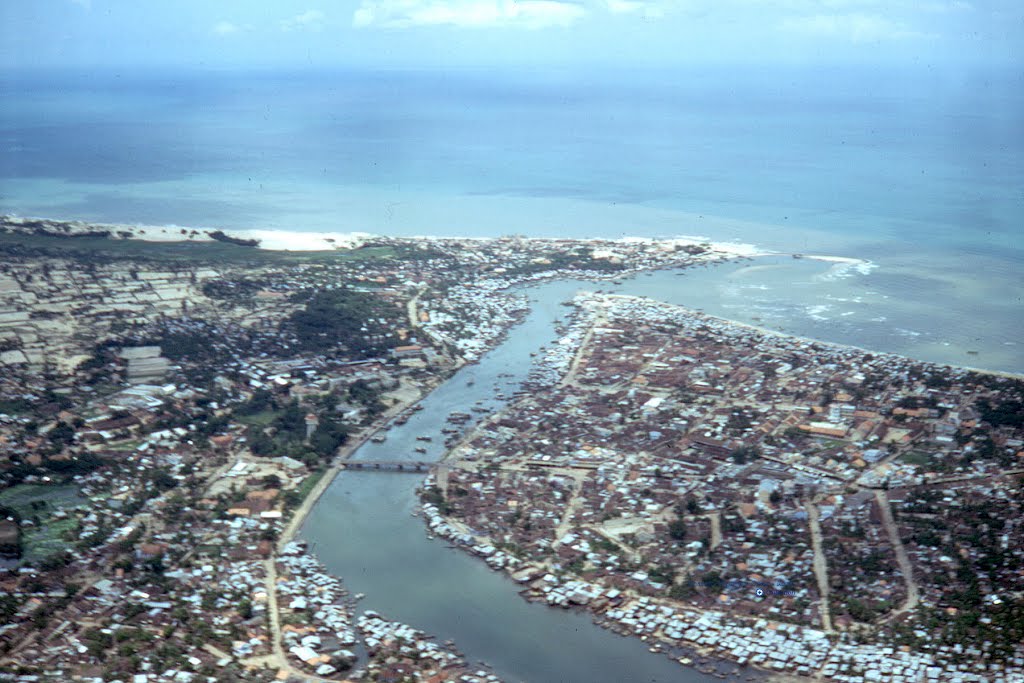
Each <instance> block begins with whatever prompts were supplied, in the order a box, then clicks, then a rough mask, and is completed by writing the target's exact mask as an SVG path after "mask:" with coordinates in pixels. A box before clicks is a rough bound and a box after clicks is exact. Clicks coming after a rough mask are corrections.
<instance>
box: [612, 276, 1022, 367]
mask: <svg viewBox="0 0 1024 683" xmlns="http://www.w3.org/2000/svg"><path fill="white" fill-rule="evenodd" d="M600 296H605V297H608V298H619V299H626V300H643V301H651V302H654V303H656V304H658V305H661V306H669V307H672V308H680V309H683V310H685V311H686V312H688V313H689V314H691V315H694V316H699V317H702V318H706V319H710V320H715V321H718V322H720V323H724V324H727V325H735V326H737V327H742V328H746V329H749V330H752V331H754V332H758V333H760V334H766V335H771V336H775V337H784V338H786V339H792V340H795V341H799V342H804V343H807V344H822V345H825V346H831V347H835V348H840V349H849V350H851V351H859V352H861V353H866V354H870V355H873V356H885V357H892V358H902V359H906V360H911V361H914V362H916V363H923V364H926V365H934V366H937V367H941V368H949V369H952V370H964V371H967V372H974V373H978V374H981V375H993V376H996V377H1006V378H1007V379H1024V373H1016V372H1008V371H1006V370H988V369H985V368H975V367H971V366H969V365H955V364H953V363H938V362H935V361H930V360H922V359H920V358H913V357H911V356H906V355H903V354H899V353H892V352H890V351H875V350H873V349H867V348H864V347H863V346H855V345H853V344H843V343H842V342H831V341H825V340H823V339H815V338H813V337H805V336H802V335H798V334H792V333H790V332H782V331H780V330H773V329H771V328H768V327H763V326H761V325H755V324H753V323H745V322H742V321H740V320H733V319H731V318H723V317H721V316H717V315H711V314H710V313H705V312H703V311H700V310H697V309H695V308H691V307H690V306H686V305H683V304H670V303H667V302H665V301H658V300H657V299H650V298H647V297H642V296H634V295H631V294H602V295H600Z"/></svg>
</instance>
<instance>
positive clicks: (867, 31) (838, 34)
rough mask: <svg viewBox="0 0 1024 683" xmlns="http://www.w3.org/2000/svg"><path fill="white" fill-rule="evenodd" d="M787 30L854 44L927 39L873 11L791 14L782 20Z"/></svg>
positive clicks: (925, 35) (923, 34) (782, 25)
mask: <svg viewBox="0 0 1024 683" xmlns="http://www.w3.org/2000/svg"><path fill="white" fill-rule="evenodd" d="M781 27H782V29H783V30H785V31H789V32H792V33H800V34H803V35H807V36H817V37H823V38H835V39H842V40H848V41H850V42H851V43H875V42H880V41H891V40H904V39H908V38H924V37H928V36H927V34H925V33H921V32H919V31H915V30H912V29H911V28H909V27H907V26H906V25H904V24H900V23H897V22H894V21H890V20H889V19H886V18H885V17H881V16H877V15H873V14H815V15H812V16H801V17H789V18H787V19H784V20H783V21H782V24H781Z"/></svg>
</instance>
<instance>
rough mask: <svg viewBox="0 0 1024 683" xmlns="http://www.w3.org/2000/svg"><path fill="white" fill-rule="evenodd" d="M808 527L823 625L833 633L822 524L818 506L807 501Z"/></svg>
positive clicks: (827, 630) (828, 631)
mask: <svg viewBox="0 0 1024 683" xmlns="http://www.w3.org/2000/svg"><path fill="white" fill-rule="evenodd" d="M807 525H808V526H809V527H810V529H811V545H812V547H813V548H814V577H815V578H816V579H817V580H818V594H819V595H821V607H820V612H821V625H822V628H824V629H825V631H826V632H827V633H832V608H831V607H830V606H829V586H828V564H827V563H826V562H825V549H824V547H822V543H821V524H819V517H818V506H817V505H815V504H814V503H812V502H811V501H807Z"/></svg>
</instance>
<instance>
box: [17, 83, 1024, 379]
mask: <svg viewBox="0 0 1024 683" xmlns="http://www.w3.org/2000/svg"><path fill="white" fill-rule="evenodd" d="M1022 79H1024V77H1022V75H1021V74H1019V73H1014V72H1011V71H994V70H987V71H982V70H976V71H970V70H965V71H961V72H957V73H951V72H940V71H935V70H929V69H924V68H921V69H917V70H904V71H892V72H881V71H877V70H876V71H868V70H858V69H853V68H847V69H841V70H838V69H832V70H820V71H811V70H809V69H806V68H800V69H796V68H794V69H788V70H787V69H774V70H767V69H766V70H747V71H739V70H735V69H733V70H726V69H711V70H707V69H705V70H686V71H672V72H669V71H647V72H642V73H635V72H630V73H627V72H620V73H614V72H613V73H601V74H593V73H577V72H568V71H549V72H540V71H537V72H515V73H512V72H508V73H500V72H485V71H460V72H446V73H436V72H304V73H262V74H254V73H146V74H142V73H131V72H123V73H68V72H63V73H52V72H36V73H32V74H5V75H3V76H2V77H0V88H2V91H0V92H2V94H0V102H2V107H0V150H2V153H0V211H3V212H7V213H17V214H21V215H37V216H49V217H59V218H74V219H86V220H94V221H108V222H137V223H147V224H157V225H164V224H177V225H189V226H200V227H225V228H274V229H283V230H313V231H351V230H362V231H368V232H375V233H384V234H392V235H415V234H444V235H498V234H506V233H513V232H514V233H522V234H529V235H572V236H579V237H592V236H608V237H616V236H622V235H645V236H658V237H666V236H673V235H680V234H685V235H694V234H697V235H705V236H708V237H710V238H712V239H716V240H740V241H743V242H752V243H755V244H757V245H759V246H761V247H764V248H768V249H776V250H781V251H799V252H804V253H831V254H841V255H845V256H854V257H860V258H865V259H869V260H871V261H873V262H874V263H876V264H877V266H878V267H877V268H876V269H875V270H874V271H872V272H871V274H870V275H858V276H856V277H851V278H849V282H848V284H849V285H850V286H851V287H859V288H862V289H867V290H870V292H871V293H873V294H874V295H875V299H874V301H875V306H876V309H877V310H875V309H873V310H872V311H870V313H871V317H872V319H877V318H885V319H887V320H893V321H894V322H893V330H894V331H893V333H892V335H890V336H891V339H889V340H888V341H887V340H886V339H881V340H880V341H879V343H878V344H877V345H878V346H879V347H880V350H893V351H900V352H909V353H913V354H916V355H918V356H920V357H923V358H928V359H931V360H941V361H944V362H959V363H970V364H975V365H981V366H984V367H991V368H998V369H1004V370H1018V371H1019V370H1024V349H1018V348H1017V346H1016V340H1017V339H1018V338H1019V337H1020V333H1021V332H1022V331H1024V330H1022V326H1021V324H1020V321H1021V310H1022V309H1021V304H1022V296H1024V283H1022V279H1021V277H1020V273H1021V271H1022V265H1024V250H1022V245H1024V240H1021V236H1022V235H1021V233H1022V230H1024V228H1022V219H1024V82H1022ZM755 284H756V283H755ZM886 301H888V302H889V303H888V304H886V303H885V302H886ZM809 305H810V303H808V306H809ZM808 306H801V307H800V308H801V309H806V308H807V307H808ZM878 307H882V308H884V309H885V310H881V309H879V308H878ZM747 313H749V311H748V312H747ZM819 313H820V312H819ZM738 315H740V317H742V312H740V313H738ZM897 328H899V329H903V330H904V331H909V332H913V333H915V334H917V335H918V337H913V338H915V339H918V340H919V342H915V344H914V345H909V346H908V344H907V343H905V341H906V340H905V338H906V337H907V335H906V334H904V333H902V332H897V331H895V330H897ZM965 328H969V329H970V330H972V334H973V337H972V338H971V339H970V340H963V339H950V338H947V337H948V335H947V334H946V332H948V331H951V330H952V331H961V332H962V330H963V329H965ZM961 336H963V334H961ZM911 337H912V335H911ZM901 340H902V341H901ZM835 341H841V340H840V339H835ZM925 342H927V343H925ZM945 346H952V347H953V348H954V349H955V351H950V352H949V353H947V352H946V351H945V350H944V347H945ZM967 346H969V347H970V349H971V350H974V351H978V353H977V354H972V355H971V357H970V358H968V357H966V356H965V355H964V354H965V353H966V351H967V350H968V348H967Z"/></svg>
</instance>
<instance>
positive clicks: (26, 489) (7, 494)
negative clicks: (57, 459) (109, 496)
mask: <svg viewBox="0 0 1024 683" xmlns="http://www.w3.org/2000/svg"><path fill="white" fill-rule="evenodd" d="M40 501H42V502H45V503H46V506H45V507H44V508H41V509H36V510H33V509H32V503H35V502H40ZM84 502H85V499H84V498H82V496H80V495H79V493H78V487H77V486H43V485H41V484H18V485H17V486H12V487H11V488H9V489H4V490H3V491H0V505H6V506H7V507H11V508H14V509H15V510H17V511H18V513H19V514H20V515H21V516H22V517H24V518H26V519H31V517H32V515H34V514H37V515H39V516H40V518H42V517H43V516H44V515H45V516H46V517H49V516H50V515H51V514H53V511H54V510H57V509H59V508H66V507H75V506H76V505H81V504H82V503H84Z"/></svg>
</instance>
